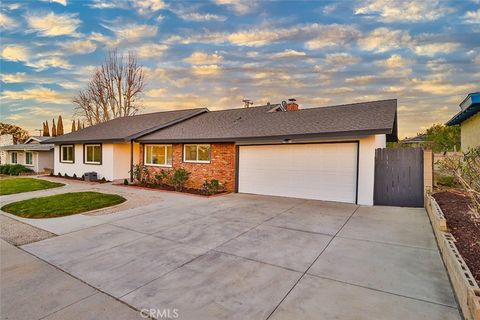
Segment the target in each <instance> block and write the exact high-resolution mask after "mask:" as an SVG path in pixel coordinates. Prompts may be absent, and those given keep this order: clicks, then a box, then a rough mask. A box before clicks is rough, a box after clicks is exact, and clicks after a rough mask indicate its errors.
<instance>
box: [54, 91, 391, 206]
mask: <svg viewBox="0 0 480 320" xmlns="http://www.w3.org/2000/svg"><path fill="white" fill-rule="evenodd" d="M114 133H116V134H114ZM111 135H113V137H111ZM387 141H397V100H395V99H392V100H383V101H373V102H365V103H355V104H347V105H339V106H331V107H320V108H309V109H299V106H298V104H296V103H295V102H290V103H288V104H282V105H276V104H275V105H272V104H269V105H264V106H258V107H250V108H239V109H238V108H237V109H228V110H220V111H209V110H208V109H205V108H202V109H193V110H183V111H170V112H157V113H151V114H144V115H138V116H132V117H126V118H120V119H115V120H111V121H109V122H106V123H102V124H99V125H96V126H92V127H88V128H85V129H82V130H80V131H78V132H74V133H70V134H66V135H63V136H61V137H57V138H54V139H50V140H48V143H54V144H55V172H56V173H58V172H61V173H65V172H66V173H68V174H70V175H72V174H73V173H76V174H77V176H80V175H82V174H84V173H85V172H88V171H97V173H98V174H99V175H100V177H102V176H103V177H106V179H108V180H114V179H118V178H127V177H130V173H129V171H132V170H131V168H132V167H133V165H134V164H141V165H143V166H145V167H146V168H147V169H148V170H149V172H150V173H151V174H152V175H153V174H154V173H156V172H158V171H159V170H161V169H162V168H185V169H187V170H188V171H189V172H191V176H190V179H189V181H188V182H187V186H188V187H192V188H201V186H202V184H203V183H204V181H205V180H207V179H208V180H211V179H217V180H219V181H220V182H222V183H226V188H227V190H228V191H232V192H244V193H254V194H264V195H276V196H287V197H298V198H307V199H318V200H329V201H339V202H349V203H358V204H365V205H372V204H373V184H374V172H375V149H376V148H384V147H385V146H386V142H387ZM78 159H80V161H78ZM92 165H93V166H92Z"/></svg>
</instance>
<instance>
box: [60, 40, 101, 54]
mask: <svg viewBox="0 0 480 320" xmlns="http://www.w3.org/2000/svg"><path fill="white" fill-rule="evenodd" d="M62 47H63V48H64V50H66V51H68V52H70V53H73V54H87V53H92V52H94V51H95V50H96V49H97V46H96V44H95V43H94V42H93V41H91V40H88V39H87V40H77V41H69V42H66V43H63V44H62Z"/></svg>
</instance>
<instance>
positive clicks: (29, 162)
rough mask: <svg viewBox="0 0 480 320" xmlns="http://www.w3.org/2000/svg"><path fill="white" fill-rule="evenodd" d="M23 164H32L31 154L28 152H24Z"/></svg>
mask: <svg viewBox="0 0 480 320" xmlns="http://www.w3.org/2000/svg"><path fill="white" fill-rule="evenodd" d="M25 164H26V165H32V164H33V153H32V152H30V151H27V152H25Z"/></svg>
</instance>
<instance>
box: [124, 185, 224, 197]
mask: <svg viewBox="0 0 480 320" xmlns="http://www.w3.org/2000/svg"><path fill="white" fill-rule="evenodd" d="M129 186H134V187H141V188H147V189H157V190H166V191H176V190H175V187H173V186H171V185H168V184H130V185H129ZM176 192H185V193H190V194H196V195H200V196H216V195H220V194H224V193H227V192H226V191H223V190H222V191H220V190H219V191H218V192H217V193H215V194H207V193H206V192H205V191H204V190H201V189H193V188H185V187H184V188H183V189H182V191H176Z"/></svg>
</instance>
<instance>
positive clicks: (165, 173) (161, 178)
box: [155, 169, 172, 184]
mask: <svg viewBox="0 0 480 320" xmlns="http://www.w3.org/2000/svg"><path fill="white" fill-rule="evenodd" d="M171 173H172V170H164V169H162V170H160V172H159V173H157V174H156V175H155V180H156V182H157V183H158V184H162V183H164V182H165V181H166V180H167V178H168V177H169V176H170V175H171Z"/></svg>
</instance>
